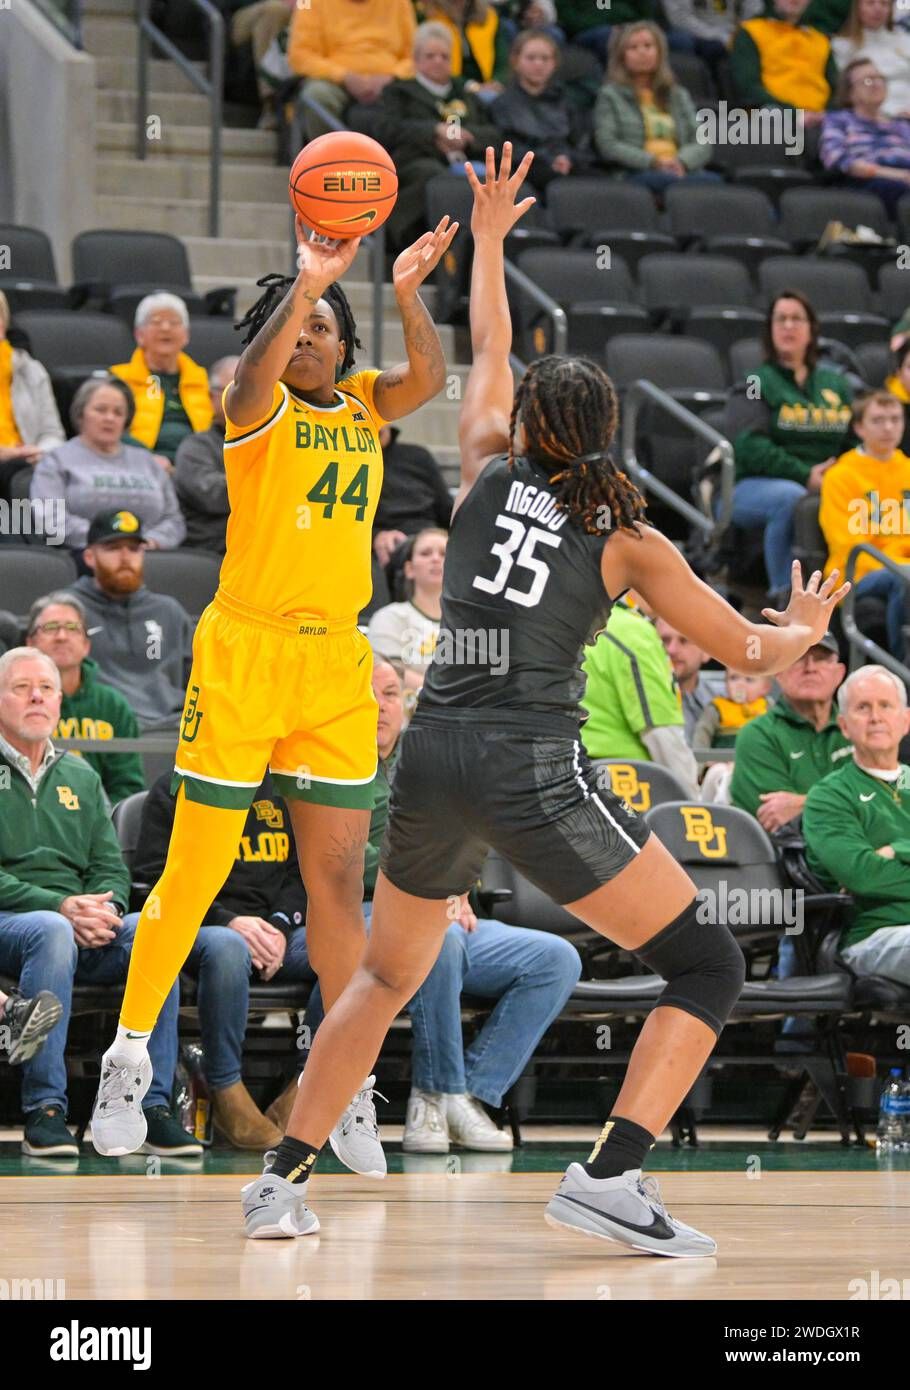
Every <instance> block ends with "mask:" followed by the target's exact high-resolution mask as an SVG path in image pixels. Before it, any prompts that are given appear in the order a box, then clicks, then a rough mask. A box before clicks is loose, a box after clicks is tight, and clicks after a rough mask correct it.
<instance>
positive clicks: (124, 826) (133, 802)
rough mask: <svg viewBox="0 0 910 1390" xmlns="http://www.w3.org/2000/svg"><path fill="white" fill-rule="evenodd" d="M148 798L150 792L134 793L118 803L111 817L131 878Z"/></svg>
mask: <svg viewBox="0 0 910 1390" xmlns="http://www.w3.org/2000/svg"><path fill="white" fill-rule="evenodd" d="M147 796H148V792H133V794H132V796H126V797H124V798H123V800H122V801H118V802H117V805H116V806H115V807H114V810H113V814H112V817H111V819H112V820H113V822H114V829H115V830H116V832H117V839H118V840H119V841H120V852H121V853H122V855H123V859H124V863H125V864H126V867H127V868H128V869H129V871H130V875H131V876H132V873H133V864H134V863H135V860H136V850H137V849H138V848H139V827H140V824H141V823H142V808H143V806H144V805H145V800H146V797H147Z"/></svg>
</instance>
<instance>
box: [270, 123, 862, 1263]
mask: <svg viewBox="0 0 910 1390" xmlns="http://www.w3.org/2000/svg"><path fill="white" fill-rule="evenodd" d="M530 162H531V156H530V155H529V156H527V157H526V158H525V159H524V160H523V161H522V163H521V165H520V166H519V168H518V169H517V170H516V172H515V174H514V175H511V148H510V146H509V145H508V144H506V145H505V146H504V149H503V156H502V161H501V167H500V170H499V172H498V174H497V172H496V167H495V160H494V157H493V153H492V151H491V150H488V151H487V165H486V181H485V183H484V184H482V185H481V184H480V183H479V181H478V180H477V179H476V177H474V176H473V173H472V171H471V170H470V166H468V177H469V179H470V180H471V183H472V186H473V190H474V211H473V216H472V220H471V230H472V232H473V236H474V266H473V275H472V283H471V337H472V345H473V353H474V357H473V365H472V367H471V372H470V375H469V378H468V384H467V388H466V391H465V398H464V403H463V405H462V409H461V417H460V425H459V435H460V445H461V487H460V490H459V492H458V496H457V498H456V501H455V514H454V520H453V524H452V529H451V535H450V539H449V545H448V551H447V554H446V564H445V579H444V590H443V601H442V626H441V631H440V638H439V646H438V648H437V653H436V658H435V660H434V664H433V665H432V666H431V668H430V670H429V673H428V675H427V678H426V683H425V685H424V687H423V691H422V692H421V695H420V699H419V701H418V705H417V710H416V712H415V715H414V718H413V720H412V721H411V725H410V727H409V729H408V730H407V732H406V734H405V735H404V738H403V740H402V748H401V755H400V759H399V763H398V767H397V771H396V773H395V779H394V784H393V787H392V798H391V805H390V817H389V826H388V831H387V835H386V840H385V843H384V846H383V850H382V856H381V872H380V873H379V877H378V881H377V884H376V891H375V895H374V898H373V918H372V927H371V934H370V939H369V944H368V946H367V950H366V954H365V956H364V959H363V963H362V964H361V966H360V967H359V969H358V971H357V972H356V974H355V975H354V977H353V978H352V980H351V982H350V984H349V985H348V987H347V989H346V990H345V991H344V993H343V994H342V995H341V997H340V998H339V1000H338V1001H337V1002H336V1004H335V1005H334V1007H333V1008H332V1009H331V1010H330V1012H329V1014H328V1016H327V1017H326V1019H325V1022H324V1023H323V1024H322V1027H321V1028H320V1030H319V1032H318V1034H317V1036H316V1039H315V1042H314V1045H313V1049H312V1051H311V1053H310V1057H309V1061H308V1063H307V1067H306V1070H305V1072H304V1074H303V1080H302V1084H301V1087H300V1092H299V1095H298V1097H297V1101H296V1104H295V1107H294V1110H293V1113H292V1116H291V1121H290V1124H289V1127H288V1135H287V1137H286V1138H285V1139H284V1140H283V1141H282V1144H281V1146H280V1148H279V1150H278V1152H277V1155H276V1156H275V1158H274V1162H273V1164H272V1166H271V1168H270V1169H269V1170H267V1172H266V1173H265V1174H264V1175H263V1177H262V1178H260V1179H258V1180H257V1181H256V1182H254V1183H251V1184H250V1185H249V1187H248V1188H246V1189H245V1191H244V1212H245V1215H246V1220H247V1233H248V1234H249V1235H250V1236H270V1235H274V1236H280V1235H296V1234H301V1233H304V1232H305V1231H306V1230H311V1229H313V1228H314V1227H313V1220H314V1218H313V1215H312V1213H310V1212H308V1211H307V1209H306V1206H305V1201H304V1198H305V1192H306V1180H307V1178H308V1176H309V1174H310V1172H311V1170H312V1166H313V1164H314V1162H315V1160H316V1156H317V1154H318V1152H319V1149H320V1148H321V1147H322V1145H323V1144H324V1143H325V1141H326V1138H327V1137H328V1135H329V1133H330V1131H331V1129H332V1127H333V1125H334V1124H335V1123H336V1121H337V1120H338V1117H339V1115H340V1114H341V1112H342V1111H343V1110H344V1108H345V1106H346V1105H347V1103H348V1101H349V1099H350V1097H351V1096H352V1095H353V1093H354V1092H355V1091H356V1089H357V1087H358V1085H359V1084H360V1083H361V1081H362V1079H363V1077H364V1076H367V1075H369V1074H370V1073H371V1071H372V1069H373V1063H374V1062H375V1060H376V1057H377V1055H378V1052H379V1049H380V1047H381V1045H382V1041H383V1038H384V1037H385V1034H386V1031H387V1029H388V1027H389V1025H390V1024H391V1022H392V1020H393V1019H394V1017H395V1015H396V1014H397V1013H398V1012H399V1010H400V1009H402V1008H403V1007H404V1005H405V1004H406V1003H407V1001H408V1000H409V999H410V998H411V996H412V995H413V994H414V993H415V991H416V990H417V989H418V988H419V987H420V985H421V984H422V982H423V980H424V979H425V977H426V975H427V974H428V973H429V971H430V969H431V967H432V965H433V963H434V961H435V960H436V956H437V954H438V952H439V950H440V947H441V944H442V939H443V935H444V933H445V931H446V928H447V927H448V925H449V922H450V920H451V916H454V915H456V914H457V910H458V905H459V899H460V895H462V894H464V893H466V892H467V890H468V889H469V888H470V886H471V885H472V884H473V883H474V882H475V880H476V879H477V878H478V876H479V874H480V870H481V866H482V864H483V861H484V857H485V855H486V853H487V849H488V847H489V846H493V847H494V848H495V849H497V850H498V851H499V853H500V854H502V855H503V856H504V857H505V858H506V859H508V860H509V861H510V862H511V863H512V864H514V865H515V867H516V868H517V869H519V870H520V871H521V872H522V873H523V874H525V875H526V876H527V877H528V878H529V879H530V880H531V881H532V882H533V883H535V884H537V886H538V887H539V888H541V889H542V890H543V891H544V892H545V893H548V894H549V895H550V896H551V897H552V898H553V899H555V901H556V902H558V903H562V904H563V905H564V906H565V907H566V908H567V909H568V910H569V911H570V912H572V913H574V914H575V916H576V917H579V918H580V919H581V920H582V921H583V922H586V923H587V924H588V925H589V926H591V927H593V928H595V930H597V931H599V932H601V933H602V934H603V935H604V936H607V937H609V938H610V940H612V941H615V942H617V943H618V944H619V945H620V946H622V947H623V948H625V949H626V950H629V951H633V952H635V954H636V955H637V956H638V958H639V959H640V960H641V961H643V962H644V963H645V965H646V966H647V967H648V969H649V970H651V971H653V972H654V973H655V974H658V975H661V976H662V977H663V978H664V980H666V982H667V983H666V989H665V991H664V993H663V995H662V996H661V999H660V1002H659V1004H658V1006H657V1007H656V1008H655V1009H654V1010H653V1012H652V1013H651V1014H650V1015H649V1017H648V1019H647V1020H646V1022H645V1024H644V1026H643V1028H642V1030H641V1033H640V1035H639V1038H638V1041H637V1043H636V1046H635V1049H634V1051H633V1053H632V1056H631V1058H630V1060H629V1066H628V1070H627V1072H626V1076H625V1079H624V1081H623V1085H622V1089H621V1090H620V1093H619V1095H618V1097H617V1100H616V1104H615V1106H614V1109H613V1112H612V1114H611V1116H610V1118H609V1119H608V1121H607V1123H606V1125H605V1127H604V1129H603V1132H602V1133H601V1135H600V1138H599V1139H598V1140H597V1143H596V1144H595V1146H594V1150H593V1152H592V1154H591V1156H590V1158H589V1159H588V1161H587V1163H585V1164H579V1163H573V1164H571V1165H570V1167H569V1169H568V1172H567V1173H566V1175H565V1177H564V1178H563V1180H562V1183H561V1184H560V1187H559V1189H558V1191H557V1193H556V1194H555V1196H554V1197H553V1199H552V1200H551V1202H550V1204H549V1207H548V1208H547V1218H548V1220H549V1221H550V1222H551V1223H553V1224H557V1225H560V1226H566V1227H569V1228H571V1229H573V1230H576V1231H580V1232H583V1233H584V1234H588V1235H596V1236H601V1237H605V1238H607V1239H611V1240H615V1241H619V1242H621V1243H622V1244H624V1245H628V1246H632V1247H633V1248H635V1249H637V1250H645V1251H649V1252H652V1253H655V1254H661V1255H690V1256H691V1255H711V1254H713V1253H714V1250H715V1245H714V1241H713V1240H711V1238H710V1237H709V1236H705V1235H702V1234H701V1233H700V1232H698V1231H695V1230H693V1229H692V1228H690V1227H688V1226H685V1225H683V1224H682V1223H681V1222H679V1221H676V1220H674V1219H673V1218H672V1217H671V1216H670V1215H669V1214H668V1213H667V1211H666V1208H665V1207H664V1206H663V1203H662V1202H661V1200H660V1196H659V1194H658V1192H657V1185H656V1181H655V1179H653V1178H647V1179H645V1180H643V1179H642V1175H641V1167H642V1163H643V1161H644V1159H645V1155H646V1154H647V1152H648V1150H649V1149H650V1147H651V1146H652V1144H653V1143H654V1142H655V1136H656V1135H658V1134H660V1132H661V1131H662V1130H663V1128H664V1126H665V1125H666V1124H667V1122H668V1121H669V1119H670V1117H671V1116H672V1114H673V1112H674V1111H675V1110H676V1108H677V1106H678V1105H679V1104H680V1102H681V1100H682V1099H683V1097H684V1096H685V1095H686V1093H687V1092H688V1091H689V1089H690V1087H691V1086H692V1084H693V1082H694V1081H695V1078H696V1077H697V1076H698V1075H699V1073H700V1072H701V1070H702V1068H703V1066H704V1065H705V1062H706V1061H707V1059H708V1056H709V1054H710V1053H711V1050H712V1048H713V1047H714V1044H715V1041H716V1039H717V1035H718V1034H719V1033H720V1031H721V1029H722V1027H723V1025H724V1022H725V1020H726V1019H727V1017H728V1015H729V1012H730V1010H731V1008H732V1007H733V1004H734V1002H735V1001H736V998H737V996H738V994H739V992H740V989H741V987H742V982H743V958H742V954H741V952H740V950H739V947H738V946H737V945H736V943H735V942H734V940H733V937H732V935H731V934H730V932H729V931H728V929H727V928H726V927H725V926H722V925H711V924H704V923H699V922H698V921H697V918H696V902H695V888H694V886H693V884H692V882H691V880H690V879H689V878H688V876H687V875H686V874H685V872H684V871H683V870H682V869H681V868H680V866H679V865H678V864H677V863H676V862H675V861H674V860H673V859H672V858H671V856H670V854H669V853H668V852H667V850H666V849H665V848H664V846H663V845H662V844H661V843H660V842H659V840H657V839H656V838H655V836H654V835H652V834H651V833H650V832H649V831H648V829H647V828H646V826H645V825H644V823H643V821H641V820H640V819H639V818H638V817H637V816H636V815H635V814H634V813H633V812H632V811H631V810H629V809H628V807H627V806H625V805H624V804H623V803H622V802H620V801H618V800H617V799H616V798H615V797H614V796H613V795H611V794H610V793H609V792H607V791H604V790H602V789H601V788H599V786H598V784H597V780H596V776H595V773H594V770H593V768H592V767H591V765H590V763H589V762H588V759H587V757H586V756H585V752H584V749H583V747H582V745H581V742H580V740H579V736H578V728H579V714H578V703H577V702H578V696H579V693H580V688H579V681H578V670H579V666H580V658H581V648H582V646H583V644H584V642H585V641H586V640H587V639H588V637H589V635H590V634H591V633H592V631H593V630H595V629H596V628H597V627H599V626H602V625H603V623H604V622H605V621H606V617H607V614H608V612H609V608H610V604H611V602H612V598H615V597H618V596H619V595H621V594H622V593H624V592H625V590H627V589H629V588H634V589H635V590H636V591H637V592H638V593H640V594H641V595H642V596H643V598H644V599H646V600H647V602H648V603H649V604H650V605H651V606H652V607H653V608H654V609H655V610H656V611H657V612H658V613H660V614H661V615H662V616H663V617H665V618H666V619H667V621H668V622H670V623H672V625H673V626H674V627H675V628H678V629H679V630H680V631H682V632H684V633H685V634H686V635H687V636H688V637H690V638H692V639H693V640H694V641H696V642H697V643H698V645H699V646H700V647H702V648H704V649H705V650H707V651H709V652H710V653H711V654H712V655H713V656H714V657H716V658H717V659H718V660H719V661H721V662H723V663H724V664H725V665H727V666H732V667H734V668H735V669H736V670H739V671H741V670H751V671H756V672H765V673H773V672H775V671H780V670H782V669H783V668H784V667H785V666H789V665H790V664H791V663H792V662H793V661H795V660H796V659H797V658H798V657H799V656H800V655H801V654H802V653H803V652H805V651H807V650H808V649H809V647H811V646H812V645H813V643H816V642H817V641H818V640H819V638H820V637H821V636H822V635H823V634H824V633H825V632H826V631H827V628H828V619H829V616H830V613H831V610H832V608H833V607H834V605H835V603H837V602H838V601H839V599H840V598H841V597H842V596H843V595H844V594H845V593H846V591H847V586H846V585H845V586H843V587H842V588H840V589H837V590H835V588H834V583H835V578H836V576H832V577H831V578H829V579H828V580H827V581H826V582H825V583H824V584H822V583H821V576H820V575H819V574H818V573H816V574H813V575H812V577H811V579H810V580H809V582H808V584H807V585H806V587H805V588H804V587H803V583H802V577H801V574H800V570H799V566H798V565H795V566H794V574H793V593H792V597H791V599H790V603H789V606H788V608H787V610H786V611H785V612H774V611H771V610H768V609H766V610H765V616H766V617H767V618H768V619H769V620H770V624H769V625H767V626H766V625H762V626H758V625H755V624H753V623H749V622H747V621H746V620H745V619H744V618H743V617H741V615H740V614H738V613H736V612H735V611H734V610H733V609H732V608H730V607H729V606H728V605H727V604H726V603H725V602H724V600H723V599H722V598H721V597H720V596H719V595H718V594H717V593H715V592H714V591H713V590H712V589H709V588H708V587H707V586H706V585H705V584H703V583H702V582H701V581H700V580H699V579H697V578H696V576H695V575H694V574H693V573H692V571H691V570H690V569H689V567H688V565H687V564H686V562H685V560H683V558H682V557H681V555H680V554H679V552H678V551H677V550H676V549H675V547H674V546H673V545H671V543H670V542H669V541H668V540H666V539H665V538H664V537H663V536H662V535H661V534H660V533H659V532H657V531H655V530H654V529H653V528H652V527H650V526H649V525H648V524H647V523H646V522H645V520H644V503H643V501H642V498H641V496H640V495H639V493H638V492H637V491H636V489H635V488H634V486H633V485H632V484H631V483H630V482H629V480H628V478H627V477H626V476H625V475H624V474H623V473H621V472H619V471H618V470H617V469H616V468H615V466H614V465H613V463H612V461H611V460H610V458H609V456H608V454H607V452H606V451H607V449H608V448H609V445H610V442H611V440H612V437H613V434H614V430H615V427H616V416H617V406H616V396H615V393H614V390H613V387H612V385H611V383H610V380H609V378H608V377H607V376H606V375H605V373H604V372H603V371H602V370H601V369H600V367H598V366H597V365H596V364H595V363H593V362H589V361H586V360H584V359H579V358H571V357H568V358H556V357H546V358H543V359H542V360H540V361H538V362H535V363H533V364H532V365H531V366H530V367H529V368H528V370H527V371H526V373H525V375H524V377H523V378H522V381H521V384H520V386H519V388H518V393H517V396H515V398H514V401H513V394H514V389H513V381H512V373H511V369H510V366H509V349H510V347H511V340H512V332H511V324H510V321H509V311H508V305H507V301H506V293H505V278H504V272H503V241H504V238H505V236H506V234H507V233H508V232H509V231H510V230H511V228H512V227H513V226H514V224H515V223H516V222H517V221H518V219H519V218H520V217H521V216H522V214H523V213H524V212H525V211H526V210H527V208H528V207H529V206H530V205H531V203H532V202H533V201H534V199H533V198H525V199H524V200H523V201H522V202H520V203H518V204H516V201H515V199H516V195H517V193H518V191H519V189H520V188H521V185H522V183H523V181H524V179H525V176H526V174H527V172H528V168H529V166H530ZM611 596H612V597H611Z"/></svg>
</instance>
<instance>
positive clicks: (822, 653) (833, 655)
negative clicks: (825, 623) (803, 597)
mask: <svg viewBox="0 0 910 1390" xmlns="http://www.w3.org/2000/svg"><path fill="white" fill-rule="evenodd" d="M846 674H847V670H846V667H845V666H844V664H843V662H842V661H841V660H840V654H839V652H838V646H837V641H836V640H835V638H834V637H833V636H832V635H831V633H830V632H827V633H825V635H824V637H822V638H820V640H819V641H818V642H816V643H815V645H814V646H812V647H810V648H809V650H808V651H807V652H805V653H804V655H803V656H801V657H800V658H799V660H798V661H794V663H793V665H792V666H788V667H787V669H786V670H785V671H781V672H780V673H779V675H778V677H777V683H778V685H779V686H780V690H781V698H780V699H779V700H778V701H777V704H776V705H774V706H773V708H772V709H770V710H769V711H768V713H767V714H762V715H760V716H759V717H758V718H757V719H753V720H751V722H750V723H748V724H746V725H745V726H744V727H743V728H742V729H741V730H740V733H739V735H738V737H737V740H736V766H735V768H734V770H733V780H732V782H731V783H730V796H731V799H732V801H733V805H734V806H739V807H740V808H741V809H742V810H743V811H749V812H750V813H751V814H752V815H753V816H757V817H758V819H759V821H760V822H761V824H762V825H763V826H764V828H765V829H766V830H767V831H769V832H770V831H772V830H777V829H779V828H780V826H782V825H786V824H787V822H788V821H791V820H793V819H794V818H795V817H797V816H801V815H802V810H803V804H804V802H805V800H806V795H807V793H808V792H809V789H810V788H811V787H813V786H814V785H815V783H816V782H818V781H820V780H821V778H822V777H826V776H827V774H828V773H829V772H833V771H834V770H835V768H838V767H841V766H842V764H843V761H844V759H845V758H847V757H849V756H850V753H851V752H852V744H850V743H849V742H848V740H847V739H846V738H845V737H844V735H843V734H842V733H841V731H840V728H839V726H838V722H837V716H836V711H835V710H834V694H835V691H836V690H837V687H838V686H839V685H840V683H841V681H842V680H843V679H844V676H845V675H846Z"/></svg>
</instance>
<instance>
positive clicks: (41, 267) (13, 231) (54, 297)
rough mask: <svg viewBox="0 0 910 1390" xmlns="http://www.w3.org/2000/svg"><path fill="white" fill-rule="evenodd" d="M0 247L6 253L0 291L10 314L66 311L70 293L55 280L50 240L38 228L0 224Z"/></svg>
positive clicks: (0, 274) (7, 223) (0, 271)
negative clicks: (6, 260)
mask: <svg viewBox="0 0 910 1390" xmlns="http://www.w3.org/2000/svg"><path fill="white" fill-rule="evenodd" d="M0 246H5V247H6V248H7V250H8V252H9V269H8V270H0V290H2V291H3V293H4V294H5V295H6V297H7V300H8V301H9V307H10V312H11V313H12V314H16V313H18V312H19V311H20V310H22V309H65V308H66V306H67V304H68V303H69V293H68V291H67V290H65V289H64V288H63V286H62V285H61V284H60V283H59V282H58V280H57V267H56V265H55V263H54V248H53V247H52V245H51V241H50V237H48V236H47V235H46V234H45V233H44V232H42V231H40V230H39V229H38V228H37V227H21V226H19V225H18V224H16V223H12V222H4V223H0Z"/></svg>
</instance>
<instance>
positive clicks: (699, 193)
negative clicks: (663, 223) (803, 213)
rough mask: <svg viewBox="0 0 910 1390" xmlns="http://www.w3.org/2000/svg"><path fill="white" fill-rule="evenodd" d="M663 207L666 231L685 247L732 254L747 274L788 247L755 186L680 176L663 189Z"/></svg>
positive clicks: (768, 202)
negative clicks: (687, 180) (693, 180)
mask: <svg viewBox="0 0 910 1390" xmlns="http://www.w3.org/2000/svg"><path fill="white" fill-rule="evenodd" d="M666 206H667V216H668V219H669V222H670V230H671V231H672V232H673V235H674V236H675V237H676V238H677V240H678V241H680V242H682V243H683V244H684V245H686V246H687V248H688V249H689V250H690V251H692V250H697V251H698V252H699V253H701V252H704V253H705V254H707V255H709V256H732V257H733V258H734V259H735V260H738V261H739V262H740V264H741V265H744V266H746V268H747V269H748V270H749V271H750V273H751V274H754V273H755V269H756V267H757V266H758V265H759V264H760V263H761V262H762V261H763V260H765V259H766V258H767V257H768V256H776V255H781V254H784V255H786V253H787V252H788V251H789V250H790V249H791V248H790V244H789V242H787V241H785V240H784V239H783V238H782V237H781V235H780V233H779V229H778V224H777V219H776V217H775V215H774V205H773V203H772V202H771V199H770V198H769V197H768V196H767V194H765V193H762V192H760V191H759V190H758V189H757V188H744V187H743V188H737V187H736V186H735V185H720V186H716V185H713V184H712V185H711V186H708V185H707V184H691V185H689V184H686V183H685V182H683V181H680V183H679V184H678V185H677V186H676V187H673V188H668V189H667V193H666Z"/></svg>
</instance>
